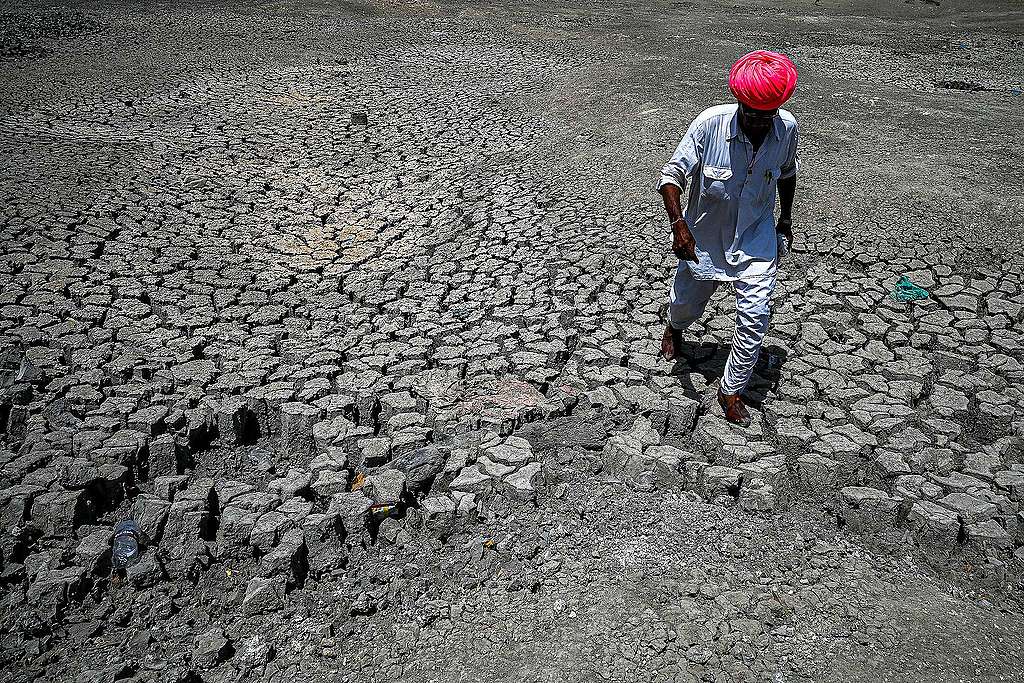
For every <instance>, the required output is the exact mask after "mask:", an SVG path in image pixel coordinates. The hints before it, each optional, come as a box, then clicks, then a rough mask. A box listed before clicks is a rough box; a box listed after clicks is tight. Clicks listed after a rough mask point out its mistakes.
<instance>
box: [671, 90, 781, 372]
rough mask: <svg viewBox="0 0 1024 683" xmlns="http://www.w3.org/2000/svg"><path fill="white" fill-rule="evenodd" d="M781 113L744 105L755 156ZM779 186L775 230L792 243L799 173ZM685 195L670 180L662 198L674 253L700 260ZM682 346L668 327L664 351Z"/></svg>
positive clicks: (742, 116)
mask: <svg viewBox="0 0 1024 683" xmlns="http://www.w3.org/2000/svg"><path fill="white" fill-rule="evenodd" d="M778 112H779V110H778V109H774V110H771V111H762V110H758V109H751V108H749V107H747V106H746V105H744V104H742V103H741V104H740V109H739V125H740V130H742V131H743V134H744V135H746V136H747V139H749V140H750V142H751V144H752V145H753V147H754V154H755V155H756V154H757V150H758V149H760V148H761V145H762V144H763V143H764V139H765V137H766V136H767V135H768V132H769V131H770V130H771V127H772V124H773V123H774V120H775V116H776V115H777V114H778ZM776 186H777V187H778V192H779V219H778V221H776V224H775V229H776V231H778V232H779V233H781V234H782V235H783V236H784V237H785V238H786V242H787V243H788V244H792V243H793V197H794V196H795V195H796V176H791V177H789V178H780V179H779V180H778V182H777V184H776ZM681 196H682V190H680V189H679V187H678V186H676V185H672V184H671V183H668V184H665V185H664V186H662V188H661V198H662V200H663V201H664V203H665V212H666V213H667V214H668V220H669V222H670V224H671V226H672V253H674V254H675V255H676V256H677V257H678V258H679V259H681V260H684V261H693V262H694V263H697V256H696V254H695V253H694V247H695V246H696V243H695V242H694V239H693V234H692V233H691V232H690V227H689V226H688V225H687V224H686V220H685V219H684V218H683V210H682V205H681V203H680V199H681ZM681 345H682V332H681V331H680V330H677V329H675V328H673V327H672V326H671V325H668V326H666V328H665V334H664V336H663V337H662V340H661V352H662V354H663V355H664V356H665V358H667V359H668V360H673V359H675V358H676V357H677V356H678V350H679V348H680V347H681Z"/></svg>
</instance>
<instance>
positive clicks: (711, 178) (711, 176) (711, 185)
mask: <svg viewBox="0 0 1024 683" xmlns="http://www.w3.org/2000/svg"><path fill="white" fill-rule="evenodd" d="M702 173H703V176H704V185H703V186H702V187H701V194H702V195H703V196H705V197H708V198H710V199H717V200H720V201H725V200H727V199H729V191H728V188H727V185H728V182H729V179H730V178H732V169H731V168H729V167H728V166H705V167H704V168H703V169H702Z"/></svg>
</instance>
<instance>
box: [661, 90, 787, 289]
mask: <svg viewBox="0 0 1024 683" xmlns="http://www.w3.org/2000/svg"><path fill="white" fill-rule="evenodd" d="M738 109H739V105H738V104H722V105H719V106H716V107H710V108H708V109H705V110H704V111H703V112H701V114H700V115H699V116H698V117H697V118H696V119H695V120H694V121H693V123H691V124H690V127H689V128H688V129H687V131H686V135H684V136H683V139H682V140H681V141H680V142H679V145H678V146H677V147H676V151H675V153H673V154H672V158H671V159H670V160H669V162H668V163H667V164H665V167H664V168H662V169H661V182H659V183H658V189H659V190H660V189H661V187H662V186H663V185H665V184H666V183H672V184H673V185H677V186H678V187H679V188H680V190H685V189H686V181H687V178H689V179H690V180H691V182H690V192H689V196H688V198H687V202H686V209H685V211H684V213H683V217H684V218H685V219H686V224H687V225H688V226H690V232H692V233H693V239H694V241H695V242H696V248H695V252H696V256H697V259H698V260H699V263H694V262H693V261H686V262H685V263H686V265H688V266H689V267H690V270H691V271H692V272H693V276H694V277H695V278H697V279H699V280H741V279H742V280H749V279H755V278H759V277H766V276H771V275H774V274H775V271H776V269H777V267H778V239H777V235H776V232H775V188H776V183H777V182H778V180H779V178H789V177H791V176H794V175H796V173H797V171H798V170H799V169H800V159H799V157H798V155H797V140H798V134H797V125H796V119H795V118H794V117H793V115H792V114H790V113H789V112H788V111H786V110H785V109H780V110H779V115H778V116H776V117H775V120H774V122H773V124H772V127H771V129H770V130H769V131H768V134H767V135H766V136H765V139H764V142H762V143H761V147H760V148H759V149H758V150H757V155H756V156H754V146H753V145H752V144H751V142H750V140H749V139H747V136H746V135H744V133H743V131H742V130H740V126H739V118H738Z"/></svg>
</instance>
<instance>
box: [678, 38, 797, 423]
mask: <svg viewBox="0 0 1024 683" xmlns="http://www.w3.org/2000/svg"><path fill="white" fill-rule="evenodd" d="M796 79H797V72H796V67H794V66H793V63H792V62H791V61H790V60H789V59H788V58H787V57H786V56H784V55H781V54H778V53H776V52H767V51H764V50H757V51H755V52H751V53H750V54H747V55H744V56H743V57H741V58H740V59H739V60H738V61H737V62H736V63H735V64H734V65H733V67H732V69H731V71H730V72H729V89H730V90H731V91H732V94H733V95H734V96H735V97H736V100H737V104H723V105H719V106H715V107H711V108H709V109H706V110H704V111H703V112H701V114H700V115H699V116H698V117H697V118H696V119H695V120H694V121H693V123H691V124H690V127H689V128H688V129H687V131H686V134H685V135H684V136H683V139H682V141H681V142H680V143H679V145H678V146H677V147H676V150H675V153H674V154H673V155H672V158H671V159H670V160H669V162H668V163H667V164H666V165H665V167H664V168H663V169H662V170H661V181H660V182H659V183H658V191H659V192H660V193H661V196H662V198H663V199H664V202H665V210H666V211H667V212H668V219H669V221H670V224H671V227H672V251H673V252H674V253H675V255H676V256H678V257H679V265H678V266H677V268H676V273H675V278H674V279H673V282H672V286H671V288H670V291H669V316H668V318H669V319H668V325H667V327H666V328H665V334H664V336H663V337H662V342H661V349H662V353H663V354H664V356H665V357H666V358H667V359H669V360H673V359H675V358H676V357H677V356H678V354H679V349H680V346H681V344H682V331H683V330H685V329H686V328H687V327H689V326H690V325H691V324H692V323H693V322H694V321H695V320H698V319H699V318H700V317H701V315H702V314H703V313H704V308H705V307H706V306H707V302H708V300H709V299H710V298H711V295H712V294H713V293H714V291H715V289H716V288H717V287H718V285H719V283H721V282H731V283H732V284H733V287H734V288H735V290H736V330H735V332H734V333H733V340H732V350H731V351H730V352H729V358H728V360H727V361H726V364H725V374H724V376H723V377H722V381H721V385H720V388H719V390H718V402H719V403H720V404H721V406H722V410H723V411H724V412H725V417H726V419H727V420H729V421H730V422H734V423H737V424H740V425H743V426H744V427H745V426H748V425H749V424H750V413H749V412H748V411H747V408H746V406H745V405H744V403H743V399H742V396H741V394H742V392H743V390H744V389H745V388H746V386H747V383H748V382H749V381H750V377H751V375H752V374H753V372H754V364H755V363H756V362H757V357H758V355H759V354H760V352H761V343H762V342H763V341H764V335H765V333H766V332H767V331H768V322H769V320H770V318H771V308H770V300H771V295H772V291H773V290H774V289H775V277H776V272H777V269H778V259H779V257H780V256H782V255H784V254H785V253H786V252H787V251H788V249H789V245H790V243H791V242H792V236H793V233H792V228H793V221H792V216H791V213H792V209H793V195H794V193H795V191H796V173H797V170H798V169H799V160H798V157H797V137H798V136H797V124H796V119H795V118H793V115H792V114H790V113H789V112H788V111H785V110H783V109H779V107H781V106H782V105H783V103H785V102H786V100H788V99H789V98H790V96H791V95H792V94H793V90H794V89H795V88H796ZM688 180H689V183H690V185H689V192H688V194H687V201H686V209H685V212H684V211H683V210H682V207H681V206H680V197H681V195H682V194H683V192H684V191H685V190H686V188H687V181H688ZM776 191H778V194H779V204H780V211H779V219H778V221H776V220H775V193H776Z"/></svg>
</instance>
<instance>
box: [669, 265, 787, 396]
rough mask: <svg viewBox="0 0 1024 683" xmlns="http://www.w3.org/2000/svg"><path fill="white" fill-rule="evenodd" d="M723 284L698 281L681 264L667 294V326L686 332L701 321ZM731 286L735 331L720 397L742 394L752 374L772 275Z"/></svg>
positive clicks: (768, 311)
mask: <svg viewBox="0 0 1024 683" xmlns="http://www.w3.org/2000/svg"><path fill="white" fill-rule="evenodd" d="M722 282H723V281H722V280H698V279H696V278H694V277H693V273H691V272H690V268H689V267H688V266H687V265H686V263H685V262H683V261H680V262H679V265H678V266H677V267H676V275H675V278H673V280H672V287H671V288H670V289H669V294H668V303H669V306H668V319H669V324H670V325H672V327H674V328H675V329H677V330H685V329H686V328H687V327H689V326H690V325H692V324H693V323H694V321H696V320H700V317H701V315H703V314H704V309H705V308H706V307H707V305H708V300H709V299H711V295H712V294H714V293H715V290H716V289H717V288H718V285H720V284H722ZM732 284H733V286H734V287H735V288H736V329H735V331H734V332H733V335H732V350H731V351H729V358H728V359H727V360H726V361H725V374H724V375H723V376H722V384H721V387H722V393H723V394H738V393H740V392H742V391H743V390H744V389H745V388H746V386H747V383H748V382H750V377H751V375H753V374H754V365H755V364H756V363H757V357H758V355H760V353H761V343H762V342H763V341H764V335H765V334H766V333H767V332H768V323H769V321H770V320H771V314H772V311H771V297H772V292H773V291H774V290H775V276H774V275H770V276H767V277H764V276H761V277H758V278H757V279H753V280H734V281H733V282H732Z"/></svg>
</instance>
